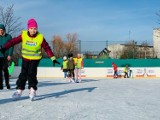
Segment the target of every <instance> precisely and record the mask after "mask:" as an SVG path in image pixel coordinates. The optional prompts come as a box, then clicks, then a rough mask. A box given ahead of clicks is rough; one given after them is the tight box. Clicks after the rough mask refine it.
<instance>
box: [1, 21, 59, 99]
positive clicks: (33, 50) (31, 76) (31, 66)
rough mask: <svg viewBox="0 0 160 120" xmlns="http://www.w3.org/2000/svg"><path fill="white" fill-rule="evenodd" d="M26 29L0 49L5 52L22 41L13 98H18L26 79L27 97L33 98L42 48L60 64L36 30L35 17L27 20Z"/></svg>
mask: <svg viewBox="0 0 160 120" xmlns="http://www.w3.org/2000/svg"><path fill="white" fill-rule="evenodd" d="M27 27H28V30H23V31H22V33H21V34H20V35H19V36H18V37H15V38H13V39H12V40H10V41H8V42H7V43H6V44H5V45H4V46H3V48H1V49H0V51H1V52H2V53H5V52H6V50H7V49H9V48H10V47H12V46H14V45H16V44H18V43H22V49H21V53H22V67H21V73H20V75H19V77H18V80H17V82H16V85H17V86H16V89H17V90H16V92H15V93H14V94H13V96H12V97H13V98H14V99H19V98H20V97H21V95H22V92H23V90H24V89H25V86H26V82H27V80H28V89H29V97H30V99H31V100H34V98H35V96H36V91H37V84H38V80H37V68H38V65H39V62H40V60H41V59H42V48H43V49H44V50H45V52H46V53H47V55H48V56H49V57H50V59H51V60H52V62H53V65H55V63H57V64H60V63H59V62H58V61H57V60H56V57H55V56H54V54H53V52H52V50H51V48H50V46H49V45H48V43H47V41H46V40H45V38H44V36H43V34H41V33H40V32H39V31H38V25H37V22H36V20H35V19H30V20H28V23H27Z"/></svg>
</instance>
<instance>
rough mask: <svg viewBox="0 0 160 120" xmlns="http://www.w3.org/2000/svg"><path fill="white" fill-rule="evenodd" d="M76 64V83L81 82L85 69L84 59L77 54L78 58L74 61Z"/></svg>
mask: <svg viewBox="0 0 160 120" xmlns="http://www.w3.org/2000/svg"><path fill="white" fill-rule="evenodd" d="M74 62H75V74H76V80H75V81H76V83H79V82H81V80H82V79H81V70H82V69H83V68H84V63H83V59H82V57H81V54H79V53H78V54H77V58H75V59H74Z"/></svg>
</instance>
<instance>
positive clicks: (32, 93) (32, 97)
mask: <svg viewBox="0 0 160 120" xmlns="http://www.w3.org/2000/svg"><path fill="white" fill-rule="evenodd" d="M35 97H36V91H35V90H34V89H33V88H31V89H30V92H29V98H30V100H31V101H34V100H35Z"/></svg>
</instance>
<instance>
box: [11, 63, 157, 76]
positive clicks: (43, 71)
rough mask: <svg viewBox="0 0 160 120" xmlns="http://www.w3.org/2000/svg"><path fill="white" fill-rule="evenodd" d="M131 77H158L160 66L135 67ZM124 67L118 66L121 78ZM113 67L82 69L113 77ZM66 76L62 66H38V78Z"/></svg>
mask: <svg viewBox="0 0 160 120" xmlns="http://www.w3.org/2000/svg"><path fill="white" fill-rule="evenodd" d="M130 69H131V70H132V74H131V76H130V77H131V78H156V77H160V72H159V71H160V67H145V68H142V67H133V68H130ZM123 70H124V68H122V67H120V68H118V74H119V77H120V78H123V77H124V72H123ZM20 71H21V67H18V66H15V70H14V72H13V73H12V75H11V77H12V78H17V77H18V76H19V74H20ZM113 72H114V71H113V68H111V67H110V68H87V67H86V68H84V69H82V73H81V74H82V77H86V78H90V77H95V78H113ZM63 76H64V74H63V72H62V70H61V68H60V67H38V73H37V77H38V78H54V77H56V78H62V77H63Z"/></svg>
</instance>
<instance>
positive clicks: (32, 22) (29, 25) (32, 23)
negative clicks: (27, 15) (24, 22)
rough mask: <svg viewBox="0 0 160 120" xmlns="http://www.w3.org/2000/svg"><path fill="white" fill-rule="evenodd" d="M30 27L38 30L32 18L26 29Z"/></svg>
mask: <svg viewBox="0 0 160 120" xmlns="http://www.w3.org/2000/svg"><path fill="white" fill-rule="evenodd" d="M31 27H34V28H38V25H37V22H36V20H35V19H33V18H32V19H29V20H28V29H29V28H31Z"/></svg>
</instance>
